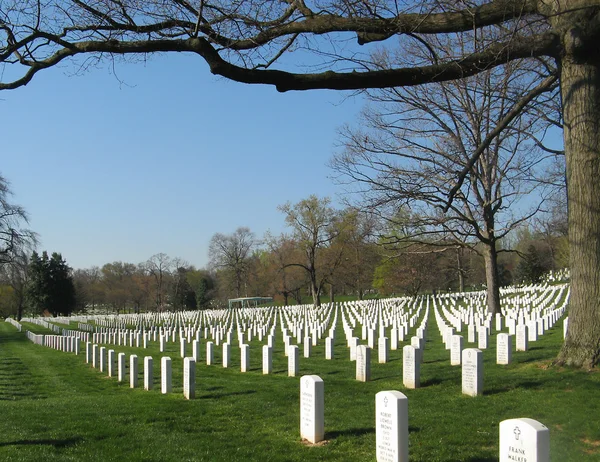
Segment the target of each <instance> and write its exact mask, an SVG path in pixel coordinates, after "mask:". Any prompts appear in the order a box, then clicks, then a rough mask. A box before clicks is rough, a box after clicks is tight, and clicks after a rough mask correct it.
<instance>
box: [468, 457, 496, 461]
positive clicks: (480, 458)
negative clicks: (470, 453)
mask: <svg viewBox="0 0 600 462" xmlns="http://www.w3.org/2000/svg"><path fill="white" fill-rule="evenodd" d="M467 462H498V459H497V458H494V457H474V458H472V459H467Z"/></svg>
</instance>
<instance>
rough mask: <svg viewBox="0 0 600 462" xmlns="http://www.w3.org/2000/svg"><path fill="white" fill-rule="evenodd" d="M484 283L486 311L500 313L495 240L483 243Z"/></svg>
mask: <svg viewBox="0 0 600 462" xmlns="http://www.w3.org/2000/svg"><path fill="white" fill-rule="evenodd" d="M484 246H485V249H484V254H483V260H484V261H485V283H486V285H487V305H488V313H491V314H496V313H500V285H499V282H498V252H497V251H496V242H495V241H491V243H485V244H484Z"/></svg>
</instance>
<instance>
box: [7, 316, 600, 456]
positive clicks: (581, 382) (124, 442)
mask: <svg viewBox="0 0 600 462" xmlns="http://www.w3.org/2000/svg"><path fill="white" fill-rule="evenodd" d="M429 323H430V324H429V330H428V339H427V344H426V349H425V353H424V363H423V364H422V366H421V384H422V388H420V389H417V390H406V389H404V387H403V386H402V353H401V348H402V346H403V345H404V344H407V343H408V341H407V342H404V343H401V345H400V346H399V349H398V350H396V351H394V350H392V351H390V361H389V362H388V363H387V364H378V363H377V352H376V351H373V352H372V357H371V360H372V364H371V376H372V381H371V382H368V383H361V382H357V381H356V380H355V379H354V377H355V363H353V362H350V361H349V352H348V349H347V348H346V346H345V345H346V341H345V338H344V336H343V333H342V332H343V331H342V329H341V324H340V325H339V326H338V329H337V337H336V342H335V359H334V360H332V361H326V360H325V359H324V357H325V351H324V349H325V347H324V341H322V342H321V343H320V344H319V345H318V346H316V347H313V349H312V357H311V358H308V359H306V358H303V357H302V347H300V375H304V374H317V375H319V376H321V378H323V380H324V382H325V438H326V442H325V443H324V444H320V445H318V446H309V445H306V444H303V443H302V442H301V441H300V435H299V377H295V378H292V377H287V358H286V357H285V356H284V349H283V340H282V337H281V333H280V331H279V330H278V331H277V336H276V344H275V350H274V353H273V374H272V375H268V376H267V375H263V374H262V343H261V342H258V340H257V339H253V340H252V341H251V342H250V367H251V370H250V372H247V373H241V372H240V351H239V348H238V345H237V338H236V339H235V340H234V344H233V345H232V349H231V363H232V364H231V367H230V368H228V369H224V368H223V367H222V366H221V361H222V349H221V347H220V346H219V347H217V346H216V345H215V352H214V363H213V364H214V365H212V366H207V365H206V362H205V354H206V346H205V340H204V339H203V340H202V347H201V356H202V360H201V361H200V362H199V363H198V364H197V365H196V367H197V369H196V375H197V379H196V387H197V388H196V397H197V399H196V400H192V401H187V400H184V399H183V395H182V379H183V377H182V376H183V373H182V372H183V371H182V370H183V360H182V358H181V357H180V353H179V342H176V343H170V342H169V343H167V351H166V352H164V353H160V352H159V350H158V342H151V343H150V346H149V348H148V349H145V350H144V349H142V348H131V347H124V346H118V345H106V348H107V350H108V349H114V350H115V352H116V353H119V352H124V353H126V355H127V361H126V362H127V366H129V355H130V354H137V355H138V357H139V371H140V381H139V383H140V387H141V386H142V374H143V358H144V356H152V357H153V358H154V389H153V390H152V391H144V390H143V389H142V388H137V389H130V388H129V376H127V380H126V382H124V383H118V382H117V380H116V378H108V377H106V374H104V373H100V372H99V371H97V370H94V369H93V368H92V367H91V365H88V364H85V357H84V352H85V345H83V344H82V354H80V355H79V356H75V355H74V354H72V353H63V352H59V351H54V350H50V349H48V348H45V347H41V346H38V345H34V344H32V343H30V342H29V341H28V340H27V339H26V338H25V336H24V334H23V333H18V332H17V331H16V329H15V328H14V327H12V326H11V325H9V324H8V323H0V412H1V416H2V418H1V419H0V459H1V460H32V461H34V460H35V461H37V460H57V461H58V460H60V461H64V460H77V461H79V460H92V461H95V460H98V461H109V460H128V461H130V460H132V461H135V460H140V461H171V460H199V461H246V460H248V461H266V460H272V461H320V460H336V461H366V460H367V461H368V460H375V425H374V424H375V423H374V413H375V394H376V393H377V392H379V391H382V390H399V391H401V392H403V393H404V394H405V395H406V396H407V397H408V399H409V426H410V437H409V444H410V459H411V461H423V462H425V461H472V462H474V461H493V460H498V425H499V423H500V421H502V420H504V419H509V418H516V417H530V418H533V419H536V420H539V421H540V422H542V423H543V424H545V425H546V426H548V427H549V429H550V438H551V440H550V444H551V457H552V460H558V461H597V460H599V458H600V443H599V442H600V425H598V417H597V416H598V415H599V411H600V405H599V403H598V398H599V397H600V376H599V375H598V373H597V372H591V373H588V372H581V371H575V370H569V369H558V368H552V367H550V368H549V367H548V366H549V364H550V362H551V361H552V359H553V358H554V357H555V355H556V354H557V352H558V349H559V348H560V344H561V342H562V323H560V322H559V323H558V324H557V325H556V327H554V328H553V329H552V330H550V331H549V332H547V333H546V334H545V335H544V336H542V337H540V339H539V340H538V341H537V342H532V343H530V351H528V352H515V351H513V363H512V364H510V365H508V366H499V365H496V364H495V355H496V350H495V344H496V343H495V342H496V336H495V335H491V336H490V342H489V343H490V348H488V349H487V350H485V351H484V395H483V396H480V397H476V398H471V397H466V396H463V395H462V394H461V369H460V367H456V366H454V367H453V366H450V352H449V351H447V350H445V349H444V346H443V344H442V341H441V337H440V336H439V334H438V332H437V329H436V327H435V325H434V319H433V316H431V318H430V319H429ZM27 328H28V329H30V330H32V331H36V332H39V333H48V332H47V331H45V330H44V329H43V328H40V327H39V326H35V325H27ZM355 335H357V336H359V337H360V332H359V331H358V329H357V330H356V331H355ZM411 335H412V332H411ZM463 335H464V336H465V339H466V329H465V332H463ZM408 340H409V339H408ZM264 342H265V343H266V339H265V340H264ZM361 343H365V342H363V341H361ZM465 346H466V347H473V346H474V345H473V344H466V345H465ZM513 347H514V339H513ZM187 355H189V356H191V345H188V350H187ZM161 356H170V357H171V358H172V360H173V393H172V394H169V395H162V394H161V393H160V358H161Z"/></svg>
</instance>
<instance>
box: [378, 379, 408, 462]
mask: <svg viewBox="0 0 600 462" xmlns="http://www.w3.org/2000/svg"><path fill="white" fill-rule="evenodd" d="M375 441H376V447H377V462H408V398H407V397H406V396H405V395H404V394H402V393H400V392H399V391H380V392H379V393H377V394H376V395H375Z"/></svg>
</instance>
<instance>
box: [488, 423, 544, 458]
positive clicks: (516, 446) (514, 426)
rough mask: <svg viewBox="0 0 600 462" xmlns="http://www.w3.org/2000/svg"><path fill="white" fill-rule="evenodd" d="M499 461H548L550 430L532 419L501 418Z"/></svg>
mask: <svg viewBox="0 0 600 462" xmlns="http://www.w3.org/2000/svg"><path fill="white" fill-rule="evenodd" d="M499 462H550V431H549V430H548V428H547V427H546V426H545V425H543V424H541V423H540V422H538V421H537V420H533V419H528V418H521V419H509V420H503V421H502V422H500V461H499Z"/></svg>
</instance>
